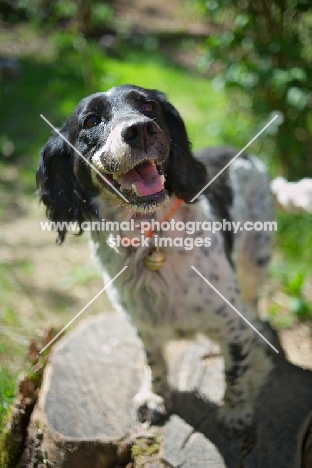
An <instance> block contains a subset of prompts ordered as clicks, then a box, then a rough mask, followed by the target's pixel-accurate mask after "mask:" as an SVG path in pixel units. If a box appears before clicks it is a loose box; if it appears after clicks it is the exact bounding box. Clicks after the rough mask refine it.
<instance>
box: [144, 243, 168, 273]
mask: <svg viewBox="0 0 312 468" xmlns="http://www.w3.org/2000/svg"><path fill="white" fill-rule="evenodd" d="M165 262H166V257H165V254H164V253H163V252H161V251H160V250H159V247H155V250H153V251H152V252H150V253H149V254H148V255H147V256H146V257H145V258H144V265H145V266H146V268H148V269H149V270H151V271H158V270H160V269H161V267H162V266H163V265H164V264H165Z"/></svg>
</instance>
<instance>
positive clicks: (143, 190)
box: [120, 161, 164, 197]
mask: <svg viewBox="0 0 312 468" xmlns="http://www.w3.org/2000/svg"><path fill="white" fill-rule="evenodd" d="M132 184H134V185H135V186H136V188H137V191H138V193H139V195H140V196H141V197H146V196H148V195H154V194H155V193H158V192H160V191H161V190H162V189H163V188H164V186H163V182H162V179H161V177H160V175H159V174H158V172H157V169H156V166H154V164H152V163H150V162H148V161H146V162H144V163H142V164H140V165H139V166H137V167H136V168H135V169H132V170H131V171H129V172H127V173H126V174H123V176H122V184H121V186H120V190H125V189H129V190H133V188H132Z"/></svg>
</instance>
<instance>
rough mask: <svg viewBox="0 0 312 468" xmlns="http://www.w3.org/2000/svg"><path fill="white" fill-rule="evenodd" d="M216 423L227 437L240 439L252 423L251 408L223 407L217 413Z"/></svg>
mask: <svg viewBox="0 0 312 468" xmlns="http://www.w3.org/2000/svg"><path fill="white" fill-rule="evenodd" d="M217 422H218V424H219V426H220V429H221V431H222V432H223V433H224V434H225V435H226V436H227V437H230V438H235V437H240V436H241V435H242V434H244V433H245V432H246V430H247V429H249V427H250V426H251V425H252V423H253V410H252V407H251V406H247V405H244V406H236V407H234V408H229V407H228V406H226V405H224V406H222V407H221V408H220V409H219V411H218V415H217Z"/></svg>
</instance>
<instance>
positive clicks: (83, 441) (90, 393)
mask: <svg viewBox="0 0 312 468" xmlns="http://www.w3.org/2000/svg"><path fill="white" fill-rule="evenodd" d="M167 354H168V360H169V378H170V382H171V385H172V386H173V387H174V388H175V394H174V406H173V413H174V414H172V415H171V417H170V418H169V419H168V420H167V421H166V422H165V423H164V425H163V426H158V427H147V426H146V425H140V424H139V423H137V421H136V418H135V415H134V411H133V404H132V400H133V397H134V396H135V394H136V393H137V391H138V390H139V388H140V385H141V382H142V379H143V369H144V354H143V349H142V345H141V343H140V341H139V339H138V337H137V335H136V333H135V331H134V330H133V328H132V327H131V326H130V324H129V323H128V322H127V321H126V320H125V319H124V318H122V317H119V316H117V315H113V314H111V315H105V316H103V315H99V316H96V317H92V318H91V319H88V320H86V321H84V322H82V323H81V324H80V325H79V326H78V327H77V329H75V330H74V331H72V332H70V333H69V334H68V335H67V336H65V337H63V338H62V339H61V340H60V342H58V343H57V345H55V347H54V350H53V353H52V355H51V359H50V363H49V364H48V365H47V367H46V369H45V373H44V379H43V384H42V388H41V391H40V395H39V399H38V402H37V405H36V407H35V410H34V412H33V414H32V417H31V424H30V426H29V430H28V441H27V446H26V449H25V451H24V454H23V457H22V459H21V461H20V464H19V467H20V468H21V467H23V468H26V467H27V468H32V467H37V466H38V465H39V466H42V467H44V466H53V467H54V468H90V467H92V468H110V467H126V466H127V468H130V467H131V468H142V467H145V468H148V467H149V468H152V467H153V468H161V467H183V468H225V467H227V468H238V467H241V468H251V467H259V466H261V467H264V466H265V467H266V468H270V467H272V468H273V467H274V468H279V467H280V468H299V467H301V466H304V468H308V465H306V466H305V465H302V463H303V452H304V460H311V456H310V455H309V454H308V451H309V450H310V449H309V444H308V443H307V440H308V436H307V427H308V421H309V417H310V416H309V414H310V413H311V411H312V372H310V371H306V370H303V369H301V368H299V367H296V366H293V365H291V364H289V363H287V362H286V361H285V360H284V358H280V359H279V360H278V361H277V364H276V367H275V369H274V370H273V371H272V373H271V375H270V377H269V380H268V382H267V383H266V385H265V386H264V387H263V389H262V390H261V392H260V395H259V398H258V400H257V403H256V420H255V421H256V425H255V427H253V428H251V429H250V431H248V432H247V433H246V434H245V435H244V437H243V438H237V439H232V440H230V439H227V438H226V437H225V435H224V434H223V433H222V432H220V429H219V427H218V425H217V424H216V418H215V416H216V411H217V408H218V406H219V405H220V404H221V402H222V396H223V392H224V377H223V359H222V357H221V356H220V354H219V352H218V349H217V348H216V346H215V345H214V344H212V343H210V342H208V341H203V343H200V342H194V343H187V342H175V343H172V344H170V346H168V349H167ZM303 447H304V450H303ZM40 464H41V465H40Z"/></svg>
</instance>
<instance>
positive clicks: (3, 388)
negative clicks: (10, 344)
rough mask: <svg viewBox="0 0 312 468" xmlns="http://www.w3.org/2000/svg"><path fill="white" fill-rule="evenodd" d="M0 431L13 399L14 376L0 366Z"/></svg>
mask: <svg viewBox="0 0 312 468" xmlns="http://www.w3.org/2000/svg"><path fill="white" fill-rule="evenodd" d="M0 382H1V385H0V432H2V430H3V428H4V423H5V415H6V414H7V412H8V409H9V407H10V404H11V403H12V402H13V399H14V392H15V378H14V377H12V375H11V373H9V372H8V371H7V370H6V369H4V368H2V367H1V368H0ZM0 466H1V465H0Z"/></svg>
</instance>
